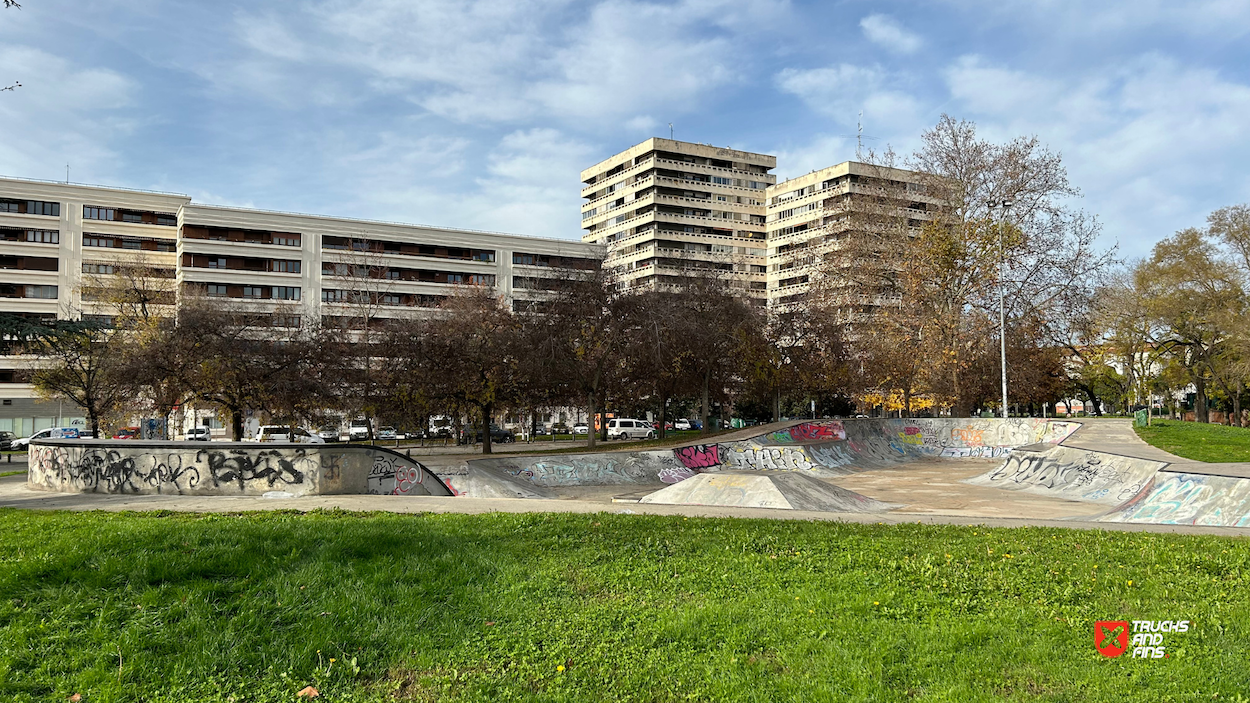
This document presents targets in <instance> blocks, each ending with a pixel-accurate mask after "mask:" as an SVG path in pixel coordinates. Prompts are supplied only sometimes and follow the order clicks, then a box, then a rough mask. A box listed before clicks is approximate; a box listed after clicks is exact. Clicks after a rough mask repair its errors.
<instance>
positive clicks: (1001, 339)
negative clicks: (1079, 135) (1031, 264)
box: [990, 200, 1012, 420]
mask: <svg viewBox="0 0 1250 703" xmlns="http://www.w3.org/2000/svg"><path fill="white" fill-rule="evenodd" d="M1011 204H1012V203H1011V201H1010V200H995V201H993V202H991V203H990V207H991V208H996V207H1001V208H1002V209H1003V216H1002V217H1001V218H1000V219H999V221H998V350H999V365H1000V366H1001V367H1002V372H1003V419H1004V420H1006V419H1007V418H1008V417H1009V416H1010V413H1009V411H1008V409H1007V306H1006V303H1005V300H1004V298H1005V295H1006V294H1005V291H1006V288H1007V286H1006V282H1005V281H1004V280H1003V268H1004V267H1005V265H1006V262H1007V255H1006V250H1005V248H1004V246H1003V224H1004V222H1005V220H1006V219H1007V214H1008V212H1009V211H1010V210H1011Z"/></svg>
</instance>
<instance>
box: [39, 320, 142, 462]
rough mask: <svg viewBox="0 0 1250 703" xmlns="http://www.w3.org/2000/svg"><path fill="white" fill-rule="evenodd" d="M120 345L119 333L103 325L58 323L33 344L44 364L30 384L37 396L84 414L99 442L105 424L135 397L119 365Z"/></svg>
mask: <svg viewBox="0 0 1250 703" xmlns="http://www.w3.org/2000/svg"><path fill="white" fill-rule="evenodd" d="M120 341H121V336H120V334H119V333H118V332H117V331H116V330H110V329H107V328H105V327H104V326H103V325H100V324H98V323H92V322H58V323H55V324H54V325H52V326H50V327H49V328H48V330H47V331H46V332H45V333H43V334H40V335H38V336H37V337H35V338H34V339H33V340H32V343H31V344H30V349H31V351H33V352H34V353H35V354H36V355H37V356H38V357H39V358H40V360H41V361H42V362H43V363H42V364H41V365H40V367H39V368H38V369H36V371H35V372H34V374H33V376H32V379H31V381H32V383H33V384H34V386H35V390H36V392H38V393H39V394H40V395H43V396H44V397H48V398H64V399H65V400H68V401H70V402H72V403H74V404H75V405H77V406H78V407H80V408H82V409H83V412H85V413H86V414H87V421H88V422H89V423H90V424H91V431H92V432H93V433H94V434H93V436H95V437H99V436H100V434H99V433H100V420H101V418H102V417H105V416H107V415H109V414H111V413H112V412H114V411H116V410H118V409H119V408H120V407H122V406H123V404H124V403H125V402H126V401H127V400H129V399H130V397H131V396H130V386H129V384H127V383H126V382H125V379H124V377H123V374H122V366H121V364H120V363H119V359H120V354H119V353H118V346H119V344H120Z"/></svg>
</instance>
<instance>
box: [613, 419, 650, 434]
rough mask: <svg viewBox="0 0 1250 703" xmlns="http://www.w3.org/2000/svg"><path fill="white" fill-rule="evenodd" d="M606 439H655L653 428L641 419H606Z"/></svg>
mask: <svg viewBox="0 0 1250 703" xmlns="http://www.w3.org/2000/svg"><path fill="white" fill-rule="evenodd" d="M608 439H655V430H653V429H651V428H650V427H648V426H647V423H646V422H644V421H642V420H631V419H626V418H615V419H612V420H608Z"/></svg>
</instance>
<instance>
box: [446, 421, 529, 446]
mask: <svg viewBox="0 0 1250 703" xmlns="http://www.w3.org/2000/svg"><path fill="white" fill-rule="evenodd" d="M481 441H482V430H481V428H478V427H466V428H464V429H463V430H462V431H461V432H460V443H461V444H475V443H477V442H481ZM490 441H491V442H495V443H498V444H508V443H511V442H515V441H516V435H514V434H512V431H511V430H505V429H504V428H502V427H500V426H499V425H496V424H493V423H492V424H491V426H490Z"/></svg>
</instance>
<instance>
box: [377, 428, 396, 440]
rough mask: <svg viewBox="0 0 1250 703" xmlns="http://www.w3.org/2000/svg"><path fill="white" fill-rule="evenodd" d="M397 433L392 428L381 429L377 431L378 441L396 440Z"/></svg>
mask: <svg viewBox="0 0 1250 703" xmlns="http://www.w3.org/2000/svg"><path fill="white" fill-rule="evenodd" d="M398 438H399V437H398V433H397V432H395V428H394V427H382V428H379V429H378V439H398Z"/></svg>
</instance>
